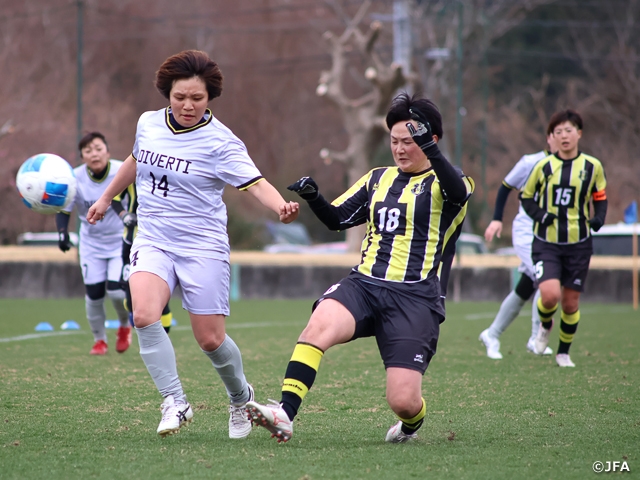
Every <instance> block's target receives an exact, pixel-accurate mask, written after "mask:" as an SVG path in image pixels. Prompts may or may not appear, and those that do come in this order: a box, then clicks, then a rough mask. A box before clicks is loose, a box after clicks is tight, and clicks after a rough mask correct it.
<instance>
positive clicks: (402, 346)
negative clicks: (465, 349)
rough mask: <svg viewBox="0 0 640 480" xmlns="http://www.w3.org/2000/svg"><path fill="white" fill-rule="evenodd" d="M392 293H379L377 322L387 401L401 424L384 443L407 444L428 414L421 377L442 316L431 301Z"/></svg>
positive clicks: (391, 430) (438, 331)
mask: <svg viewBox="0 0 640 480" xmlns="http://www.w3.org/2000/svg"><path fill="white" fill-rule="evenodd" d="M409 298H410V296H409V295H402V294H399V293H397V292H393V291H381V292H380V293H379V303H378V308H379V310H380V317H378V319H376V324H375V329H376V342H377V343H378V348H379V350H380V356H381V357H382V360H383V362H384V366H385V368H386V371H387V392H386V397H387V402H388V404H389V406H390V407H391V410H393V412H394V413H395V414H396V415H397V416H398V419H399V421H398V422H397V423H396V424H395V425H393V426H392V427H391V428H390V429H389V431H388V432H387V435H386V438H385V441H386V442H389V443H404V442H406V441H409V440H412V439H415V438H417V435H416V432H417V431H418V430H419V429H420V427H421V426H422V423H423V421H424V417H425V415H426V410H427V407H426V402H425V400H424V398H422V376H423V375H424V373H425V371H426V370H427V367H428V366H429V364H430V363H431V359H432V358H433V356H434V355H435V353H436V348H437V344H438V338H439V335H440V320H441V319H442V316H441V314H440V313H438V312H436V311H433V310H432V308H433V306H432V305H431V303H430V302H429V301H426V300H424V299H420V298H416V297H415V296H414V299H413V301H412V302H409V301H408V299H409Z"/></svg>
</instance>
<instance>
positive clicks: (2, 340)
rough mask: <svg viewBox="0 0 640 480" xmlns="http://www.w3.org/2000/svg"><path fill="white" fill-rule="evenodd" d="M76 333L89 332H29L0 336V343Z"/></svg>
mask: <svg viewBox="0 0 640 480" xmlns="http://www.w3.org/2000/svg"><path fill="white" fill-rule="evenodd" d="M78 333H89V332H50V333H30V334H28V335H20V336H19V337H7V338H0V343H6V342H19V341H21V340H32V339H34V338H44V337H59V336H61V335H77V334H78Z"/></svg>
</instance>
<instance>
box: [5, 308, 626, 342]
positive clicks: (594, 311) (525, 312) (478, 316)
mask: <svg viewBox="0 0 640 480" xmlns="http://www.w3.org/2000/svg"><path fill="white" fill-rule="evenodd" d="M631 310H632V307H631V305H616V306H614V305H612V306H611V307H597V308H590V307H588V306H587V307H585V308H581V309H580V311H581V312H582V314H587V315H598V314H604V313H614V314H615V313H627V312H631ZM530 312H531V310H530V309H528V308H523V309H522V311H521V312H520V315H518V316H519V317H528V316H530V315H531V313H530ZM497 313H498V312H497V311H495V312H481V313H468V314H466V315H461V316H460V315H455V314H453V315H447V318H448V319H449V320H451V319H452V318H462V319H463V320H469V321H476V320H487V319H492V318H495V316H496V314H497ZM305 321H306V320H305ZM305 321H298V322H246V323H234V322H227V324H226V328H227V330H233V329H241V328H271V327H295V326H303V325H304V322H305ZM171 330H172V331H174V330H191V327H190V326H188V325H176V326H175V327H171ZM81 333H89V331H88V330H84V331H83V330H74V331H65V332H46V333H30V334H28V335H20V336H18V337H6V338H0V343H7V342H20V341H23V340H33V339H36V338H45V337H59V336H61V335H77V334H81Z"/></svg>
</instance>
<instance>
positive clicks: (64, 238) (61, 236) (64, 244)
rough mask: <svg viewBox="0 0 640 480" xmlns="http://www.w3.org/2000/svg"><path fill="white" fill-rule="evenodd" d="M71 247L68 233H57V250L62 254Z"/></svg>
mask: <svg viewBox="0 0 640 480" xmlns="http://www.w3.org/2000/svg"><path fill="white" fill-rule="evenodd" d="M72 246H73V245H72V244H71V239H70V238H69V232H67V231H66V230H65V231H61V232H58V248H59V249H60V250H62V251H63V252H68V251H69V249H70V248H71V247H72Z"/></svg>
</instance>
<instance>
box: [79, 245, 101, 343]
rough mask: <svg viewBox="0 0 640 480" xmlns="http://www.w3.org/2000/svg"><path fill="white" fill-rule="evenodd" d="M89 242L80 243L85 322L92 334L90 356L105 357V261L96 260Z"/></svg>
mask: <svg viewBox="0 0 640 480" xmlns="http://www.w3.org/2000/svg"><path fill="white" fill-rule="evenodd" d="M91 247H92V246H91V244H90V242H82V241H81V242H80V267H81V270H82V280H83V282H84V285H85V297H84V300H85V302H84V303H85V310H86V314H87V321H88V322H89V327H90V328H91V333H92V334H93V341H94V343H93V347H92V348H91V352H90V353H91V355H105V354H106V353H107V351H108V347H107V332H106V330H105V325H104V323H105V321H106V319H107V313H106V311H105V306H104V297H105V295H106V287H105V282H106V280H107V261H106V260H104V259H101V258H96V255H95V252H94V251H93V250H92V248H91Z"/></svg>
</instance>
